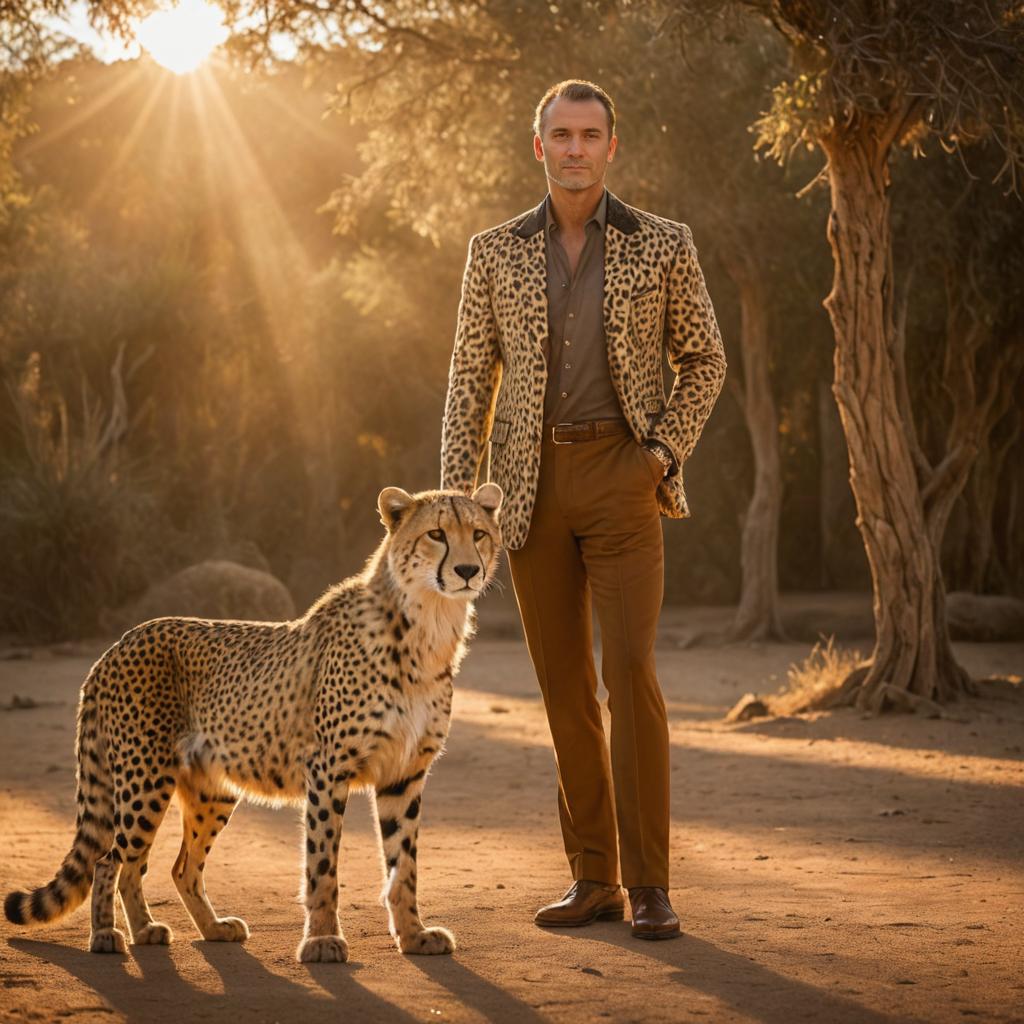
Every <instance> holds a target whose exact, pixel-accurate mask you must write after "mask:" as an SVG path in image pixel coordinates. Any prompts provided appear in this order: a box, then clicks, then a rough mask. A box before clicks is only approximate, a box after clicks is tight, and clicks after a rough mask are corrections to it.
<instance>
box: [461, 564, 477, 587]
mask: <svg viewBox="0 0 1024 1024" xmlns="http://www.w3.org/2000/svg"><path fill="white" fill-rule="evenodd" d="M455 571H456V572H457V573H458V574H459V575H460V576H461V577H462V578H463V579H464V580H465V581H466V582H467V583H468V582H469V581H470V580H471V579H472V578H473V577H474V576H475V575H476V574H477V573H478V572H479V571H480V566H479V565H457V566H455Z"/></svg>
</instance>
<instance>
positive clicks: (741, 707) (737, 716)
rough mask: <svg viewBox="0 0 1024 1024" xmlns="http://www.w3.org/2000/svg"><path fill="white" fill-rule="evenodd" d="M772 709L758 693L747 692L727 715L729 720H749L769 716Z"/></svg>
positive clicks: (726, 718) (726, 717)
mask: <svg viewBox="0 0 1024 1024" xmlns="http://www.w3.org/2000/svg"><path fill="white" fill-rule="evenodd" d="M770 715H771V711H769V710H768V705H767V704H765V702H764V701H763V700H761V698H760V697H758V696H757V694H756V693H745V694H744V695H743V696H742V697H740V699H739V700H738V701H737V702H736V704H735V706H734V707H733V709H732V710H731V711H730V712H729V713H728V714H727V715H726V716H725V720H726V721H727V722H749V721H750V719H752V718H768V717H769V716H770Z"/></svg>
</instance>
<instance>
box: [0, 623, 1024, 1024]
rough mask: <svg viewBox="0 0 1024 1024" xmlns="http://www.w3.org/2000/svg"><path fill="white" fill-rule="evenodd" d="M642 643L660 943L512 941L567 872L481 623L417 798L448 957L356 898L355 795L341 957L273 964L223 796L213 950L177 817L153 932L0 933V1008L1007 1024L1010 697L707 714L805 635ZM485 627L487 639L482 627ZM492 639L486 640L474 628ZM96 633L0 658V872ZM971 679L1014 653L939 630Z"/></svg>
mask: <svg viewBox="0 0 1024 1024" xmlns="http://www.w3.org/2000/svg"><path fill="white" fill-rule="evenodd" d="M712 619H714V615H707V614H705V615H704V616H703V617H702V616H701V615H698V614H696V613H694V612H692V611H690V612H688V611H686V610H677V611H668V612H666V616H665V629H664V630H663V644H662V646H661V649H660V650H659V665H660V674H661V678H662V681H663V686H664V689H665V693H666V698H667V700H668V703H669V708H670V714H671V730H672V744H673V751H672V757H673V782H674V787H673V864H672V871H673V886H674V888H673V899H674V903H675V906H676V908H677V909H678V911H679V912H680V916H681V917H682V919H683V927H684V931H685V934H684V936H683V937H682V938H680V939H678V940H676V941H673V942H660V943H642V942H638V941H636V940H633V939H632V938H631V937H630V935H629V927H628V924H627V923H621V924H620V923H604V924H600V925H595V926H593V927H590V928H586V929H581V930H575V931H570V930H565V931H560V932H551V931H542V930H540V929H538V928H535V927H534V925H533V924H532V917H533V912H534V910H535V909H536V908H537V907H538V906H540V905H541V904H543V903H545V902H547V901H548V900H550V899H552V898H554V897H556V896H557V895H559V894H560V893H561V892H562V891H563V890H564V888H565V887H566V885H567V872H566V867H565V864H564V860H563V857H562V853H561V846H560V842H559V835H558V828H557V822H556V813H555V804H554V794H555V789H554V769H553V763H552V757H551V752H550V749H549V737H548V731H547V726H546V723H545V720H544V715H543V709H542V707H541V704H540V701H539V699H538V696H537V693H536V689H535V683H534V679H533V675H532V671H531V668H530V665H529V662H528V660H527V657H526V654H525V651H524V648H523V645H522V644H521V642H520V641H519V640H517V639H515V638H506V637H507V635H508V633H509V632H510V630H508V629H507V628H500V627H501V623H498V627H499V628H494V629H491V630H485V635H484V636H482V637H481V638H480V639H478V640H477V642H476V644H475V645H474V648H473V650H472V652H471V654H470V656H469V658H468V660H467V663H466V665H465V667H464V669H463V672H462V674H461V676H460V677H459V680H458V682H457V698H456V706H455V721H454V724H453V727H452V732H451V737H450V739H449V744H448V753H447V754H446V756H445V757H444V758H443V759H442V760H441V761H440V762H439V763H438V765H437V766H436V769H435V772H434V774H433V776H432V778H431V781H430V783H429V785H428V787H427V790H426V798H425V804H424V807H425V811H424V824H423V829H422V833H421V841H420V844H419V848H420V864H421V871H420V905H421V908H422V910H423V912H424V917H425V918H426V919H427V920H428V922H432V923H438V924H445V925H448V926H449V927H451V928H452V929H453V930H454V931H455V933H456V935H457V937H458V940H459V944H460V945H459V950H458V951H457V953H456V954H455V955H454V956H451V957H438V958H415V957H409V958H406V957H402V956H401V955H400V954H399V953H398V952H397V951H396V950H395V948H394V947H393V945H392V943H391V940H390V938H389V937H388V935H387V931H386V920H385V914H384V911H383V909H382V908H381V907H380V905H379V904H378V902H377V894H378V892H379V888H380V867H379V862H378V859H377V854H376V851H375V848H374V837H373V832H372V828H371V825H370V821H369V816H368V814H367V811H366V806H365V803H364V801H362V800H360V799H355V800H353V801H352V803H351V804H350V808H351V809H350V811H349V814H348V816H347V818H346V826H345V827H346V832H345V839H344V843H343V863H342V877H343V882H342V886H343V888H342V899H341V908H342V920H343V924H344V927H345V931H346V935H347V938H348V940H349V943H350V947H351V954H352V960H351V962H350V963H348V964H346V965H315V966H310V967H306V966H302V965H299V964H297V963H296V962H295V961H294V960H293V951H294V949H295V946H296V943H297V941H298V938H299V936H300V932H301V928H302V913H301V908H300V906H299V905H298V903H297V902H296V892H297V887H298V878H299V865H300V852H299V843H300V832H299V826H298V819H297V815H296V813H295V812H292V811H287V810H285V811H273V810H269V809H265V808H259V807H253V806H243V807H242V808H240V810H239V811H238V812H237V814H236V816H235V818H234V819H233V821H232V825H231V827H230V828H229V829H227V831H226V832H225V834H224V836H223V838H221V839H219V840H218V844H217V848H216V850H215V851H214V854H213V856H212V857H211V861H210V868H209V870H208V872H207V875H208V877H207V884H208V887H209V891H210V894H211V898H212V900H213V902H214V904H215V906H216V907H217V908H218V911H219V912H220V913H222V914H237V915H240V916H242V917H244V918H246V919H247V921H248V922H249V925H250V927H251V929H252V937H251V939H250V940H249V942H248V943H247V944H246V945H245V946H244V947H243V946H229V945H220V944H216V943H205V942H202V941H199V940H198V938H197V934H196V932H195V931H194V929H193V927H192V925H191V923H190V921H189V920H188V918H187V916H186V914H185V911H184V908H183V907H182V906H181V904H180V903H179V901H178V899H177V896H176V894H175V892H174V889H173V886H172V884H171V880H170V867H171V863H172V861H173V859H174V856H175V854H176V852H177V847H178V843H179V839H180V827H179V825H178V821H177V817H176V815H174V814H173V813H172V814H170V815H168V818H167V822H166V823H165V825H164V827H163V829H162V831H161V832H160V834H159V836H158V838H157V841H156V845H155V849H154V853H153V856H152V858H151V861H150V864H151V870H150V873H149V876H148V878H147V893H148V895H149V899H150V903H151V904H152V905H153V907H154V911H155V914H156V916H157V918H158V919H163V920H165V921H167V922H168V923H169V924H171V925H172V927H173V928H174V929H175V933H176V936H177V939H176V942H175V944H174V945H173V946H171V947H169V948H157V947H143V948H131V950H130V953H129V955H128V956H127V957H113V956H109V957H101V956H95V955H91V954H89V953H88V952H86V943H87V937H88V927H89V923H88V913H87V910H86V909H85V908H82V909H80V910H79V911H77V912H76V913H75V914H74V915H72V916H71V917H70V918H68V919H66V920H65V921H63V922H61V923H59V924H57V925H53V926H50V927H47V928H43V929H39V930H36V931H29V930H27V929H23V928H15V927H13V926H11V925H9V924H7V923H6V922H3V924H2V925H0V928H2V932H0V1020H3V1021H28V1020H40V1021H43V1020H56V1019H60V1020H66V1019H71V1020H75V1021H103V1022H111V1021H122V1020H143V1019H144V1020H147V1021H153V1022H162V1021H172V1020H173V1021H181V1020H189V1021H193V1020H194V1021H221V1020H237V1021H246V1022H249V1021H253V1022H262V1021H267V1022H272V1021H282V1022H300V1021H301V1022H306V1021H310V1022H312V1021H319V1020H325V1021H326V1020H331V1021H336V1020H345V1021H377V1020H381V1021H397V1022H403V1021H483V1020H497V1021H516V1022H519V1021H525V1022H530V1021H548V1020H551V1021H578V1020H611V1021H616V1022H618V1021H697V1020H708V1021H714V1022H718V1021H723V1022H727V1021H759V1022H763V1024H790V1022H793V1021H801V1020H807V1021H826V1022H867V1024H883V1022H895V1021H964V1020H979V1021H1024V973H1022V968H1021V964H1022V951H1024V912H1022V907H1024V899H1022V898H1024V858H1022V853H1024V801H1022V796H1024V758H1022V750H1024V728H1022V726H1024V703H1022V702H1021V701H1020V700H1017V699H1012V698H1011V699H1006V698H1004V699H994V698H992V699H986V700H983V701H977V702H972V703H971V704H968V705H963V706H960V707H959V708H957V709H955V713H956V714H957V715H958V716H959V718H960V719H961V720H955V721H952V720H951V721H935V720H927V719H919V718H911V717H904V716H900V717H886V718H881V719H878V718H875V719H871V718H864V717H861V716H860V715H858V714H856V713H854V712H842V713H837V714H833V715H829V716H820V717H816V718H790V719H783V720H777V721H768V722H764V721H762V722H761V723H757V722H754V723H747V724H745V725H738V726H726V725H723V724H722V723H721V716H722V715H723V713H724V712H725V710H726V709H727V708H728V707H730V706H731V705H732V704H733V703H734V701H735V700H736V698H738V697H739V696H740V695H741V694H742V693H744V692H746V691H748V690H759V691H761V692H770V691H771V690H772V689H774V688H775V687H776V686H777V685H778V683H779V682H780V681H781V680H782V679H784V677H785V670H786V668H787V666H788V665H789V664H790V663H791V662H793V661H798V660H800V659H802V658H803V657H804V656H805V655H806V653H807V650H808V648H807V645H806V644H790V645H772V646H763V647H761V646H755V647H722V648H703V647H696V648H690V649H682V648H680V647H679V646H678V643H679V640H678V638H679V637H680V636H682V635H683V634H685V632H686V630H687V628H688V624H690V623H692V622H694V621H696V620H701V621H705V620H706V621H711V620H712ZM488 637H492V638H488ZM493 637H498V638H497V639H495V638H493ZM98 650H99V647H98V646H95V647H93V648H85V649H83V648H72V649H71V650H70V651H65V652H64V653H54V652H53V651H48V650H35V651H32V652H30V655H31V656H30V657H27V658H24V659H19V660H5V661H0V704H3V705H8V706H9V705H10V703H11V700H12V698H13V697H14V695H19V696H22V697H24V696H31V697H33V698H34V699H35V700H36V701H37V702H40V703H39V706H37V707H35V708H32V709H26V710H8V711H4V712H0V836H2V837H3V841H4V847H5V852H4V856H3V858H2V861H0V890H2V891H3V892H7V891H9V890H10V889H11V888H13V887H15V886H17V887H24V886H26V885H35V884H40V883H42V882H43V881H46V880H48V879H49V878H50V877H52V874H53V871H54V870H55V869H56V867H57V866H58V864H59V862H60V859H61V857H62V856H63V855H64V853H65V852H66V850H67V848H68V846H69V842H70V838H71V830H72V822H73V818H74V801H73V782H72V771H73V767H72V746H73V736H74V716H75V701H76V697H77V690H78V687H79V685H80V683H81V680H82V679H83V678H84V676H85V673H86V671H87V670H88V667H89V664H90V661H91V656H92V655H94V654H95V653H96V652H98ZM958 654H959V656H960V657H961V659H962V661H963V662H964V663H965V664H966V665H967V667H968V668H969V669H970V670H971V671H972V673H974V674H975V675H976V676H985V675H990V674H1003V675H1008V674H1017V675H1019V674H1020V673H1021V671H1022V669H1024V645H985V646H981V645H968V644H963V645H959V646H958Z"/></svg>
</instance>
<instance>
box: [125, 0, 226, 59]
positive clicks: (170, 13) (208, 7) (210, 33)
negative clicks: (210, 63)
mask: <svg viewBox="0 0 1024 1024" xmlns="http://www.w3.org/2000/svg"><path fill="white" fill-rule="evenodd" d="M227 36H228V30H227V29H226V28H225V26H224V13H223V12H222V11H221V10H220V8H218V7H215V6H213V4H208V3H206V0H180V2H179V3H178V4H177V5H176V6H175V7H172V8H170V9H169V10H166V11H156V12H155V13H153V14H151V15H149V17H148V18H144V19H143V20H142V21H141V22H139V25H138V27H137V28H136V30H135V38H136V39H138V41H139V42H140V43H141V44H142V46H143V47H144V48H145V50H146V51H147V52H148V53H149V55H150V56H151V57H152V58H153V60H155V61H156V62H157V63H158V64H162V65H163V66H164V67H165V68H168V69H169V70H170V71H173V72H174V73H175V74H177V75H184V74H186V73H187V72H189V71H195V69H196V68H198V67H199V65H200V64H202V62H203V61H204V60H206V58H207V57H208V56H209V55H210V53H211V52H212V51H213V49H214V47H216V46H219V45H220V44H221V43H223V42H224V40H225V39H227Z"/></svg>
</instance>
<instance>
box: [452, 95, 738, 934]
mask: <svg viewBox="0 0 1024 1024" xmlns="http://www.w3.org/2000/svg"><path fill="white" fill-rule="evenodd" d="M534 131H535V136H534V140H533V148H534V154H535V156H536V158H537V159H538V160H539V161H541V162H543V164H544V169H545V173H546V175H547V180H548V190H549V192H548V195H547V196H546V197H545V199H544V201H543V202H542V203H541V204H540V206H538V207H537V208H536V209H535V210H532V211H531V212H529V213H526V214H522V215H520V216H518V217H516V218H514V219H513V220H511V221H508V222H507V223H505V224H502V225H500V226H498V227H496V228H492V229H491V230H489V231H485V232H483V233H482V234H479V235H476V236H475V237H474V238H473V239H472V240H471V241H470V245H469V260H468V263H467V265H466V272H465V278H464V280H463V285H462V299H461V303H460V307H459V317H458V327H457V330H456V336H455V348H454V352H453V355H452V363H451V372H450V377H449V384H448V398H447V403H446V407H445V417H444V426H443V432H442V442H441V486H442V487H445V488H458V489H463V490H466V491H471V490H472V489H473V487H474V486H475V485H476V480H477V475H478V473H479V470H480V464H481V460H482V457H483V451H484V444H485V442H486V441H488V440H489V441H490V464H489V479H492V480H494V481H495V482H496V483H498V484H499V485H500V486H501V488H502V490H503V491H504V493H505V504H504V506H503V513H502V516H503V518H502V533H503V537H504V542H505V545H506V547H507V549H508V552H509V565H510V568H511V571H512V580H513V583H514V586H515V592H516V599H517V601H518V603H519V611H520V615H521V617H522V621H523V628H524V631H525V634H526V641H527V646H528V647H529V651H530V656H531V659H532V661H533V664H534V668H535V670H536V672H537V678H538V681H539V683H540V688H541V691H542V693H543V696H544V704H545V708H546V710H547V715H548V722H549V724H550V726H551V736H552V740H553V742H554V747H555V757H556V761H557V766H558V808H559V815H560V818H561V826H562V837H563V841H564V844H565V851H566V855H567V856H568V858H569V864H570V867H571V869H572V875H573V879H574V883H573V885H572V886H571V887H570V889H569V891H568V892H567V893H566V894H565V896H564V897H563V898H562V899H561V900H559V901H557V902H555V903H552V904H550V905H548V906H546V907H543V908H542V909H541V910H539V911H538V912H537V916H536V922H537V924H539V925H543V926H549V927H550V926H570V925H585V924H590V923H591V922H593V921H596V920H598V919H602V918H604V919H607V918H611V919H616V920H621V919H622V917H623V913H624V901H623V897H622V890H621V888H620V886H619V879H620V865H621V880H622V884H623V885H625V886H626V888H627V889H628V891H629V899H630V904H631V910H632V930H633V934H634V935H636V936H637V937H639V938H645V939H661V938H671V937H673V936H675V935H678V934H679V920H678V918H677V917H676V915H675V913H674V912H673V910H672V906H671V903H670V902H669V898H668V887H669V871H668V834H669V743H668V724H667V718H666V715H665V704H664V701H663V699H662V695H661V689H660V687H659V685H658V679H657V676H656V674H655V665H654V639H655V631H656V628H657V619H658V614H659V611H660V609H661V601H662V593H663V583H664V562H663V550H662V533H661V521H660V515H659V513H660V514H663V515H667V516H672V517H675V518H680V517H684V516H688V515H689V512H688V510H687V506H686V497H685V495H684V493H683V475H682V468H683V465H684V463H685V461H686V459H687V457H688V456H689V455H690V452H691V451H692V450H693V447H694V445H695V444H696V442H697V438H698V437H699V436H700V432H701V430H702V428H703V426H704V423H705V421H706V420H707V417H708V415H709V414H710V412H711V407H712V406H713V405H714V402H715V399H716V397H717V396H718V392H719V391H720V390H721V387H722V381H723V379H724V376H725V358H724V355H723V351H722V340H721V337H720V335H719V332H718V327H717V325H716V322H715V315H714V311H713V310H712V307H711V301H710V299H709V298H708V294H707V290H706V288H705V286H704V278H703V275H702V273H701V270H700V267H699V265H698V263H697V253H696V250H695V249H694V246H693V241H692V238H691V236H690V230H689V228H687V227H686V226H685V225H683V224H676V223H673V222H672V221H668V220H665V219H663V218H661V217H655V216H654V215H652V214H649V213H644V212H643V211H641V210H635V209H632V208H631V207H629V206H626V205H625V204H624V203H622V202H621V201H620V200H619V199H617V198H616V197H615V196H613V195H612V194H611V193H610V192H608V191H606V189H605V186H604V178H605V173H606V170H607V167H608V165H609V164H610V163H611V162H612V160H613V159H614V157H615V150H616V146H617V144H618V140H617V138H616V135H615V109H614V106H613V104H612V101H611V99H610V98H609V97H608V95H607V94H606V93H605V92H604V91H603V90H602V89H600V88H599V87H598V86H596V85H594V84H592V83H590V82H582V81H575V80H573V81H566V82H562V83H560V84H559V85H556V86H554V87H552V88H551V89H550V90H549V91H548V92H547V93H546V95H545V96H544V97H543V99H542V100H541V101H540V104H539V105H538V107H537V113H536V117H535V120H534ZM663 353H667V355H668V360H669V365H670V367H671V369H672V370H673V371H674V372H675V382H674V384H673V386H672V391H671V394H670V395H669V398H668V401H667V402H666V401H665V396H664V384H663V374H662V358H663ZM591 601H593V603H594V605H595V607H596V610H597V617H598V621H599V624H600V628H601V642H602V658H601V676H602V679H603V681H604V684H605V687H606V689H607V690H608V695H609V700H608V706H609V710H610V712H611V758H610V761H609V755H608V745H607V744H606V742H605V736H604V730H603V726H602V720H601V711H600V707H599V704H598V701H597V697H596V690H597V677H596V673H595V669H594V660H593V653H592V651H593V648H592V637H591ZM613 791H614V800H613ZM616 839H617V842H616Z"/></svg>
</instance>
